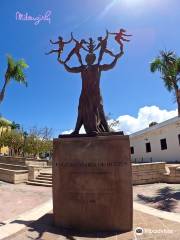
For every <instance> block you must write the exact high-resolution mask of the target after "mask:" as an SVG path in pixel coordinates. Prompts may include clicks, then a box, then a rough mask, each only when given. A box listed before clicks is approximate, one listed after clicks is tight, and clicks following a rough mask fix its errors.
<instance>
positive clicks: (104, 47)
mask: <svg viewBox="0 0 180 240" xmlns="http://www.w3.org/2000/svg"><path fill="white" fill-rule="evenodd" d="M107 40H108V31H106V37H105V38H104V39H103V38H102V37H98V41H99V44H98V45H97V47H96V48H95V49H94V50H97V49H98V48H100V52H99V58H98V63H100V62H101V60H102V58H103V54H104V53H108V54H109V55H111V56H112V57H115V55H114V54H113V53H112V52H111V51H110V50H109V49H107Z"/></svg>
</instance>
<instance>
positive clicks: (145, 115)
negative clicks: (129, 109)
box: [114, 106, 177, 134]
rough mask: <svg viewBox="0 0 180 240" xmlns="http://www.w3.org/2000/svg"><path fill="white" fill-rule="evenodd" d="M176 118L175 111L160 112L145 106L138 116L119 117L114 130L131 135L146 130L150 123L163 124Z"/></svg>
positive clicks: (156, 108) (158, 109) (157, 109)
mask: <svg viewBox="0 0 180 240" xmlns="http://www.w3.org/2000/svg"><path fill="white" fill-rule="evenodd" d="M176 116H177V110H172V111H168V110H165V109H164V110H161V109H160V108H159V107H157V106H145V107H142V108H140V109H139V111H138V116H137V118H136V117H132V116H130V115H123V116H119V117H118V118H117V119H116V120H118V121H119V124H118V126H116V127H115V128H114V130H116V131H124V133H125V134H131V133H134V132H137V131H139V130H142V129H144V128H147V127H148V126H149V123H151V122H157V123H160V122H163V121H166V120H168V119H170V118H173V117H176Z"/></svg>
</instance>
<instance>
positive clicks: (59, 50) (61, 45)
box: [46, 36, 73, 58]
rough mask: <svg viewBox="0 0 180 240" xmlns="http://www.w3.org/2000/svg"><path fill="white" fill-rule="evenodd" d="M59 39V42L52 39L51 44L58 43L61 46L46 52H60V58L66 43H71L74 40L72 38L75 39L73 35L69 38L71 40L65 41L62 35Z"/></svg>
mask: <svg viewBox="0 0 180 240" xmlns="http://www.w3.org/2000/svg"><path fill="white" fill-rule="evenodd" d="M58 39H59V40H58V41H57V42H53V41H52V40H50V43H51V44H58V46H59V49H53V50H51V51H50V52H48V53H46V55H49V54H51V53H58V58H60V56H61V53H62V52H63V50H64V45H65V44H68V43H71V42H72V40H73V38H72V36H71V39H70V40H69V41H66V42H65V41H63V38H62V37H58Z"/></svg>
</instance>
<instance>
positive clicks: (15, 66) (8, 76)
mask: <svg viewBox="0 0 180 240" xmlns="http://www.w3.org/2000/svg"><path fill="white" fill-rule="evenodd" d="M7 62H8V66H7V70H6V73H5V77H4V84H3V87H2V90H1V91H0V103H2V101H3V99H4V96H5V91H6V88H7V85H8V84H9V83H10V81H11V80H12V79H13V80H15V81H16V82H18V83H22V84H25V85H26V86H27V81H26V77H25V74H24V69H25V68H27V67H28V65H27V64H26V62H25V61H24V60H23V59H21V60H19V61H15V60H14V59H13V58H12V57H11V56H8V57H7Z"/></svg>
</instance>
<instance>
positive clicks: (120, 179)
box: [53, 136, 132, 231]
mask: <svg viewBox="0 0 180 240" xmlns="http://www.w3.org/2000/svg"><path fill="white" fill-rule="evenodd" d="M129 149H130V146H129V139H128V137H126V136H107V137H95V138H93V137H91V138H76V139H74V138H73V139H58V140H55V141H54V159H53V208H54V221H55V224H56V225H58V226H62V227H68V228H75V229H79V230H98V231H113V230H117V231H128V230H131V227H132V183H131V164H130V152H129Z"/></svg>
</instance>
